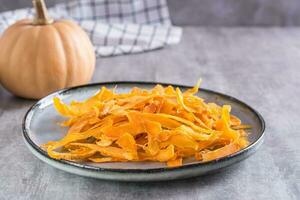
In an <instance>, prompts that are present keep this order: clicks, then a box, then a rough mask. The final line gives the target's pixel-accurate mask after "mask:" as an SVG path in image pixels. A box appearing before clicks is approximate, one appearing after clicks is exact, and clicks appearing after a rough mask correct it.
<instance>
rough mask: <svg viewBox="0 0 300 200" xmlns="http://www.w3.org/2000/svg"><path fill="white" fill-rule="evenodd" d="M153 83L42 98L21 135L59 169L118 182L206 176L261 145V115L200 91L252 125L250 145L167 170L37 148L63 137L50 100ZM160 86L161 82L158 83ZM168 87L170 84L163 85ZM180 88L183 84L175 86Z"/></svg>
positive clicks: (94, 88) (70, 91)
mask: <svg viewBox="0 0 300 200" xmlns="http://www.w3.org/2000/svg"><path fill="white" fill-rule="evenodd" d="M155 84H156V83H145V82H108V83H95V84H89V85H83V86H78V87H73V88H69V89H64V90H60V91H57V92H55V93H53V94H50V95H49V96H47V97H45V98H43V99H41V100H40V101H38V102H37V103H36V104H35V105H33V106H32V107H31V108H30V109H29V110H28V112H27V113H26V115H25V117H24V121H23V136H24V139H25V143H26V145H27V147H28V148H29V149H30V151H31V152H32V153H33V154H34V155H35V156H36V157H38V158H39V159H41V160H42V161H44V162H46V163H47V164H49V165H52V166H53V167H56V168H58V169H61V170H64V171H67V172H70V173H73V174H78V175H81V176H87V177H93V178H99V179H106V180H117V181H159V180H174V179H181V178H188V177H193V176H199V175H203V174H207V173H209V172H212V171H215V170H218V169H221V168H224V167H226V166H229V165H232V164H234V163H237V162H239V161H241V160H243V159H245V158H247V157H248V156H249V155H251V154H252V153H254V152H255V151H256V150H257V148H258V147H259V146H260V145H261V144H262V142H263V136H264V129H265V124H264V120H263V118H262V117H261V115H260V114H259V113H258V112H256V111H255V110H254V109H253V108H251V107H250V106H248V105H247V104H245V103H243V102H241V101H239V100H237V99H235V98H233V97H230V96H228V95H224V94H221V93H218V92H214V91H210V90H206V89H200V91H199V93H198V94H197V95H199V96H200V97H202V98H204V99H205V100H206V102H215V103H217V104H219V105H223V104H229V105H231V106H232V113H233V114H234V115H236V116H238V117H239V118H240V119H241V120H242V121H243V123H245V124H250V125H251V126H252V129H251V131H250V132H251V134H250V135H249V140H250V142H251V144H250V145H249V146H248V147H246V148H245V149H242V150H241V151H239V152H237V153H235V154H232V155H229V156H226V157H223V158H220V159H217V160H213V161H209V162H199V161H194V160H186V161H185V162H184V164H183V166H181V167H176V168H166V166H165V164H163V163H158V162H138V163H135V162H126V163H100V164H99V163H90V162H84V163H79V162H71V161H67V160H55V159H52V158H50V157H49V156H48V155H47V153H46V152H45V151H44V150H42V149H41V148H40V145H41V144H44V143H46V142H47V141H49V140H58V139H60V138H62V137H63V136H64V134H65V133H66V129H64V128H62V127H60V126H58V125H57V124H58V122H61V121H62V120H63V118H62V117H61V116H59V115H58V114H57V112H56V111H55V109H54V107H53V102H52V99H53V97H59V98H61V99H62V100H63V101H64V102H70V101H71V100H84V99H86V98H88V97H90V96H92V95H94V94H95V93H96V92H97V91H98V90H99V89H100V88H101V86H106V87H108V88H113V87H115V86H116V85H117V92H127V91H129V90H130V89H131V88H132V87H134V86H137V87H141V88H152V87H153V86H154V85H155ZM160 84H161V83H160ZM162 85H169V84H162ZM173 86H175V87H180V88H182V89H186V88H188V87H187V86H183V85H174V84H173Z"/></svg>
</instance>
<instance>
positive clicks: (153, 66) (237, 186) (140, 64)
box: [0, 27, 300, 200]
mask: <svg viewBox="0 0 300 200" xmlns="http://www.w3.org/2000/svg"><path fill="white" fill-rule="evenodd" d="M199 77H202V78H203V87H205V88H209V89H212V90H216V91H220V92H223V93H226V94H229V95H232V96H234V97H237V98H239V99H241V100H243V101H245V102H247V103H248V104H250V105H251V106H253V107H254V108H255V109H257V110H258V111H259V112H261V114H262V115H263V116H264V118H265V120H266V124H267V128H266V138H265V142H264V144H263V146H262V147H261V148H260V149H259V151H258V152H257V153H256V154H254V155H253V156H251V157H250V158H249V159H247V160H245V161H243V162H241V163H239V164H237V165H235V166H232V167H230V168H227V169H225V170H223V171H221V172H218V173H215V174H212V175H207V176H202V177H197V178H192V179H187V180H178V181H170V182H152V183H122V182H112V181H102V180H96V179H91V178H84V177H80V176H77V175H72V174H69V173H66V172H63V171H60V170H58V169H55V168H53V167H51V166H49V165H47V164H45V163H43V162H42V161H40V160H38V159H37V158H35V157H34V156H33V155H32V154H31V153H30V152H29V150H28V149H27V148H26V147H25V144H24V142H23V139H22V131H21V122H22V118H23V116H24V114H25V112H26V110H27V109H28V108H29V107H30V106H31V105H32V104H33V103H34V101H29V100H24V99H20V98H16V97H13V96H11V95H10V94H9V93H7V92H6V91H5V90H4V89H3V88H1V87H0V199H72V200H77V199H99V200H105V199H206V200H213V199H232V200H234V199H237V200H240V199H245V200H250V199H255V200H257V199H285V200H286V199H299V198H300V194H299V184H300V174H299V173H300V172H299V169H300V158H299V153H300V152H299V142H300V140H299V135H300V132H299V130H300V114H299V113H300V106H299V103H300V89H299V87H300V28H286V29H281V28H196V27H187V28H185V29H184V32H183V39H182V41H181V43H180V44H179V45H176V46H171V47H167V48H164V49H162V50H157V51H153V52H149V53H143V54H136V55H127V56H119V57H111V58H103V59H98V60H97V69H96V71H95V74H94V77H93V80H92V82H100V81H117V80H134V81H135V80H137V81H143V80H145V81H161V82H170V83H179V84H180V83H181V84H188V85H193V84H194V83H195V82H196V80H197V79H198V78H199ZM16 84H17V83H16Z"/></svg>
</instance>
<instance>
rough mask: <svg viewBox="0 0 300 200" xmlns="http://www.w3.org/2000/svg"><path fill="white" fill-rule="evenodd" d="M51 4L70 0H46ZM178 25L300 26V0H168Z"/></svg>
mask: <svg viewBox="0 0 300 200" xmlns="http://www.w3.org/2000/svg"><path fill="white" fill-rule="evenodd" d="M45 1H46V3H47V4H48V5H49V6H51V5H53V4H54V3H58V2H64V1H68V0H45ZM167 1H168V4H169V7H170V12H171V18H172V21H173V22H174V24H177V25H209V26H299V25H300V1H299V0H167ZM24 6H31V0H0V11H3V10H10V9H14V8H21V7H24Z"/></svg>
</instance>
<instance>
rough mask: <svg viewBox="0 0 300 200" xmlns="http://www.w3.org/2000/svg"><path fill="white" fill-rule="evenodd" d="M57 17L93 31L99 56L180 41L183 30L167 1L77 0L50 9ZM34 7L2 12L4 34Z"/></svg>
mask: <svg viewBox="0 0 300 200" xmlns="http://www.w3.org/2000/svg"><path fill="white" fill-rule="evenodd" d="M49 14H50V16H52V17H53V18H55V19H60V18H69V19H73V20H75V21H77V22H78V23H79V24H80V25H81V27H83V28H84V29H85V30H86V31H87V33H88V34H89V36H90V38H91V40H92V42H93V44H94V46H95V51H96V54H97V56H114V55H121V54H131V53H138V52H145V51H149V50H153V49H158V48H162V47H164V46H166V45H171V44H176V43H178V42H179V41H180V38H181V33H182V30H181V28H179V27H174V26H172V25H171V21H170V16H169V12H168V7H167V3H166V0H73V1H69V2H67V3H62V4H57V5H56V6H54V7H52V8H49ZM33 15H34V11H33V9H31V8H25V9H19V10H14V11H7V12H4V13H1V14H0V33H2V32H3V31H4V30H5V28H7V27H8V26H9V25H11V24H12V23H14V22H15V21H17V20H19V19H22V18H29V17H33Z"/></svg>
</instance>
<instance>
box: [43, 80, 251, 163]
mask: <svg viewBox="0 0 300 200" xmlns="http://www.w3.org/2000/svg"><path fill="white" fill-rule="evenodd" d="M200 83H201V80H199V81H198V82H197V84H196V85H195V86H194V87H193V88H191V89H188V90H186V91H184V92H181V90H180V89H179V88H176V89H174V87H172V86H167V87H163V86H162V85H157V86H155V87H154V88H152V89H150V90H145V89H141V88H137V87H134V88H132V90H131V91H129V92H126V93H121V94H120V93H116V92H115V90H116V87H115V88H114V89H108V88H106V87H102V88H101V90H100V91H99V92H97V93H96V94H95V95H94V96H91V97H90V98H88V99H86V100H84V101H82V102H78V101H72V102H71V103H70V104H65V103H63V102H62V101H61V100H60V99H59V98H57V97H55V98H54V99H53V102H54V107H55V109H56V110H57V112H58V113H59V114H60V115H62V116H63V117H65V118H66V120H65V121H64V122H63V123H62V124H61V125H62V126H66V127H68V131H67V134H66V135H65V137H63V138H62V139H60V140H58V141H49V142H48V143H46V144H43V145H42V148H43V149H44V150H46V151H47V153H48V155H49V156H50V157H52V158H55V159H65V160H75V161H76V160H78V161H79V160H80V161H82V160H88V161H90V162H95V163H104V162H140V161H154V162H164V163H166V165H167V166H168V167H177V166H181V165H182V163H183V159H185V158H190V157H192V158H194V159H195V160H199V161H209V160H214V159H218V158H221V157H224V156H226V155H229V154H232V153H235V152H237V151H239V150H240V149H242V148H245V147H246V146H248V145H249V141H248V139H247V135H248V133H247V132H246V131H245V130H246V129H248V128H250V126H249V125H245V124H242V122H241V120H240V119H239V118H238V117H237V116H233V115H231V114H230V111H231V107H230V105H223V106H219V105H217V104H215V103H206V102H205V101H204V99H202V98H200V97H199V96H197V95H196V94H197V92H198V89H199V86H200Z"/></svg>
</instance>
